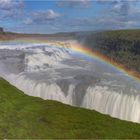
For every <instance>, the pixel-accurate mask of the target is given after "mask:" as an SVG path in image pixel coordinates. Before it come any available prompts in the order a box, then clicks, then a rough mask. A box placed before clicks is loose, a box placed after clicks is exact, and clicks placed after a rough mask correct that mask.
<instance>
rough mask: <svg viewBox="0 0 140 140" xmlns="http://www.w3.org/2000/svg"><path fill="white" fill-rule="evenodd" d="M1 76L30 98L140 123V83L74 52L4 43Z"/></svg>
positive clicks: (97, 61)
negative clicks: (56, 102)
mask: <svg viewBox="0 0 140 140" xmlns="http://www.w3.org/2000/svg"><path fill="white" fill-rule="evenodd" d="M0 75H1V76H2V77H3V78H5V79H6V80H8V81H9V82H10V83H11V84H13V85H14V86H16V87H17V88H19V89H20V90H22V91H24V93H25V94H27V95H30V96H36V97H41V98H43V99H51V100H57V101H60V102H62V103H66V104H70V105H73V106H79V107H83V108H88V109H94V110H97V111H99V112H101V113H104V114H109V115H110V116H112V117H116V118H120V119H123V120H129V121H133V122H138V123H140V83H138V82H137V81H135V80H133V79H131V78H129V77H128V76H127V75H125V74H123V73H121V72H120V71H118V70H116V69H115V68H113V67H112V66H110V65H106V64H104V63H103V62H101V61H99V60H97V59H94V58H92V59H91V58H88V57H87V56H84V55H82V54H80V53H76V52H73V51H72V50H71V49H68V48H59V47H55V46H49V45H47V44H45V43H44V44H43V43H42V44H37V43H35V44H30V43H19V42H18V43H16V42H7V43H6V42H4V43H0Z"/></svg>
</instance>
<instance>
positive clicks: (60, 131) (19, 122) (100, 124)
mask: <svg viewBox="0 0 140 140" xmlns="http://www.w3.org/2000/svg"><path fill="white" fill-rule="evenodd" d="M139 130H140V125H139V124H135V123H131V122H126V121H121V120H118V119H114V118H111V117H109V116H107V115H103V114H100V113H98V112H96V111H91V110H86V109H82V108H76V107H71V106H69V105H64V104H62V103H59V102H56V101H49V100H47V101H45V100H42V99H40V98H36V97H30V96H27V95H25V94H23V93H22V92H21V91H19V90H18V89H16V88H15V87H13V86H11V85H10V84H9V83H8V82H6V81H5V80H3V79H0V138H20V139H21V138H75V139H76V138H140V131H139Z"/></svg>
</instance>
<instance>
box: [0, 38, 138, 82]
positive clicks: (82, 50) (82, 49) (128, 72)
mask: <svg viewBox="0 0 140 140" xmlns="http://www.w3.org/2000/svg"><path fill="white" fill-rule="evenodd" d="M6 41H7V40H6ZM13 41H17V42H23V43H46V44H50V40H47V39H46V38H43V39H42V38H23V39H15V40H13ZM2 42H3V41H2ZM4 42H5V41H4ZM56 42H57V41H56ZM52 44H54V46H55V47H56V46H57V47H66V46H65V45H64V42H60V41H58V42H57V43H55V41H54V42H53V41H52ZM70 49H72V51H76V52H78V53H81V54H83V55H86V56H87V57H90V58H93V59H97V60H99V61H101V62H103V63H104V64H105V65H108V66H112V67H114V68H115V69H116V70H118V71H120V72H122V73H123V74H125V75H126V76H127V77H129V78H131V79H134V80H135V81H138V82H140V74H139V73H138V72H137V71H135V70H131V69H128V68H126V67H125V66H124V65H122V64H120V63H118V62H116V61H114V60H112V59H110V58H109V57H106V56H104V55H103V54H101V53H99V52H96V51H93V50H91V49H89V48H88V47H85V46H83V45H82V44H80V43H70Z"/></svg>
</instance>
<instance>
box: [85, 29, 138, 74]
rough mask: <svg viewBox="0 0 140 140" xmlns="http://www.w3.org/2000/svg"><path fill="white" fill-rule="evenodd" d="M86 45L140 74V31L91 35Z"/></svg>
mask: <svg viewBox="0 0 140 140" xmlns="http://www.w3.org/2000/svg"><path fill="white" fill-rule="evenodd" d="M85 43H86V45H88V46H89V47H90V48H92V49H93V50H94V51H95V50H96V51H98V52H101V53H102V54H104V55H106V56H108V57H109V58H110V59H111V60H114V61H116V62H119V63H121V64H123V65H124V66H125V67H126V68H129V69H132V70H135V71H137V72H140V30H115V31H104V32H98V33H93V34H90V35H89V36H87V37H86V39H85Z"/></svg>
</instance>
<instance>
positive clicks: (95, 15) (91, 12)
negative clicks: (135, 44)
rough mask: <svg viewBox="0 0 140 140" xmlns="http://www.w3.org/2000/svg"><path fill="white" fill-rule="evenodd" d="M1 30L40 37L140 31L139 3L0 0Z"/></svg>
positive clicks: (120, 0) (139, 0) (125, 0)
mask: <svg viewBox="0 0 140 140" xmlns="http://www.w3.org/2000/svg"><path fill="white" fill-rule="evenodd" d="M0 27H3V28H4V29H5V30H6V31H12V32H18V33H40V34H42V33H43V34H49V33H56V32H72V31H96V30H110V29H111V30H112V29H133V28H140V0H92V1H91V0H50V1H49V0H0Z"/></svg>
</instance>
